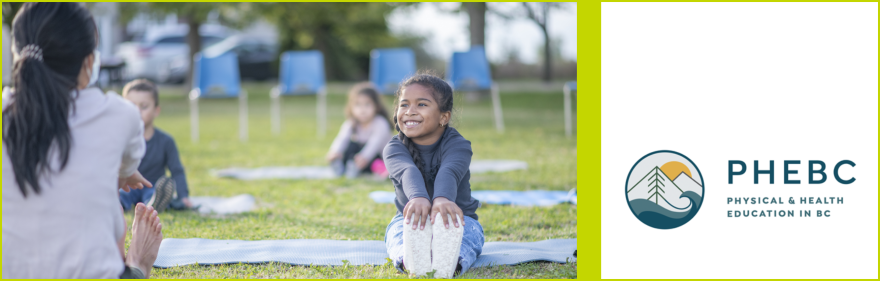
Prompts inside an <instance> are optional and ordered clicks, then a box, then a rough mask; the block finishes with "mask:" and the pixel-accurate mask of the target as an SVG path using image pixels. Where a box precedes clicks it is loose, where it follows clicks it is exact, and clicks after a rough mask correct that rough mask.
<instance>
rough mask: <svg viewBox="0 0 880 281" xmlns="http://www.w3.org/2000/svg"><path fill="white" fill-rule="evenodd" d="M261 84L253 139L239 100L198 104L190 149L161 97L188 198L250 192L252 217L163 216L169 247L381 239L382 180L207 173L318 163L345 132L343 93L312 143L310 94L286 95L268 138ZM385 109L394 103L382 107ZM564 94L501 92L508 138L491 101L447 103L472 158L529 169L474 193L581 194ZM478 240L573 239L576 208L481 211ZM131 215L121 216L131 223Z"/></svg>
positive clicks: (183, 122)
mask: <svg viewBox="0 0 880 281" xmlns="http://www.w3.org/2000/svg"><path fill="white" fill-rule="evenodd" d="M270 87H271V85H270V84H268V83H246V84H245V88H246V89H247V90H248V92H249V93H250V97H249V98H250V101H249V107H248V108H249V111H250V114H249V116H250V121H249V126H250V134H249V135H250V139H249V141H248V142H247V143H241V142H239V140H238V107H237V100H235V99H228V100H203V101H202V102H201V103H200V110H201V115H200V116H201V140H200V142H199V143H197V144H193V143H192V142H191V140H190V137H189V133H190V131H189V130H190V125H189V107H188V103H187V100H186V99H185V96H184V95H183V93H181V92H180V90H179V89H174V88H171V89H164V92H163V93H162V97H161V106H162V114H161V116H160V117H159V118H158V119H157V120H156V126H157V127H159V128H161V129H162V130H164V131H166V132H168V133H169V134H171V135H172V136H174V137H175V139H176V141H177V145H178V148H179V149H180V154H181V158H182V159H181V160H182V161H183V164H184V166H185V167H186V173H187V179H188V181H189V186H190V194H191V195H193V196H234V195H238V194H242V193H247V194H251V195H253V196H254V197H256V199H257V210H255V211H253V212H250V213H244V214H239V215H230V216H222V217H218V216H201V215H198V214H196V213H194V212H175V211H169V212H165V213H163V214H160V218H161V219H162V222H163V228H164V229H163V233H164V237H165V238H206V239H241V240H265V239H340V240H383V238H384V231H385V227H386V225H387V224H388V222H389V221H390V220H391V218H392V217H393V216H394V214H395V212H396V209H395V207H394V205H393V204H377V203H374V202H373V201H372V200H370V198H369V197H368V194H369V193H370V192H371V191H376V190H388V191H390V190H393V187H392V186H391V182H390V181H382V182H379V181H375V180H371V179H358V180H347V179H337V180H299V181H292V180H268V181H238V180H231V179H220V178H215V177H213V176H211V174H210V171H211V170H212V169H219V168H226V167H232V166H236V167H260V166H306V165H324V164H326V163H325V162H324V160H323V159H324V155H325V153H326V152H327V149H328V148H329V146H330V142H331V141H332V139H333V137H335V135H336V132H337V131H338V128H339V126H340V125H341V124H342V122H343V121H344V120H343V115H342V109H343V107H344V105H345V99H346V96H345V95H344V93H342V92H331V93H330V94H329V96H328V122H327V123H328V124H327V125H328V128H327V132H328V133H327V136H326V137H324V138H323V139H319V138H318V137H316V136H315V132H316V122H315V97H314V96H301V97H286V98H284V101H283V107H282V113H283V115H282V116H283V127H282V133H281V135H278V136H275V135H272V134H271V133H270V127H269V99H268V92H269V88H270ZM385 101H386V106H388V107H389V109H390V107H391V104H392V97H387V98H386V100H385ZM562 103H563V101H562V93H561V90H560V91H559V92H558V93H530V94H526V93H523V94H502V105H503V108H504V117H505V125H506V132H505V133H504V134H499V133H497V132H496V131H495V129H494V128H495V127H494V123H493V117H492V116H493V115H492V109H491V103H490V102H489V101H482V102H473V103H468V102H464V101H463V99H461V98H459V99H457V100H456V103H455V108H456V109H455V110H456V111H455V112H454V114H453V123H452V126H453V127H456V128H457V129H458V130H459V131H460V132H461V134H462V135H463V136H464V137H465V138H467V139H468V140H470V141H471V143H472V147H473V150H474V159H515V160H523V161H526V162H528V163H529V169H528V170H527V171H515V172H508V173H501V174H483V175H474V176H472V177H471V186H472V188H473V189H474V190H537V189H542V190H566V191H567V190H569V189H572V188H575V187H576V186H577V176H576V162H575V159H576V153H577V145H576V141H575V140H576V138H575V137H571V138H566V137H565V135H564V127H563V117H562ZM477 213H478V214H479V216H480V223H481V224H482V225H483V228H484V231H485V236H486V241H487V242H491V241H509V242H530V241H540V240H544V239H557V238H560V239H562V238H577V206H575V205H570V204H564V205H557V206H554V207H511V206H496V205H484V206H483V207H482V208H480V209H479V210H477ZM131 215H132V214H127V219H128V220H129V222H130V221H131ZM152 272H153V273H152V274H153V277H154V278H407V276H406V275H403V274H399V273H398V272H397V270H396V269H394V268H393V267H391V266H390V264H386V265H383V266H340V267H307V266H290V265H286V264H275V263H273V264H262V265H244V264H240V265H225V266H184V267H175V268H170V269H153V271H152ZM576 277H577V263H569V264H565V265H560V264H553V263H529V264H522V265H517V266H499V267H483V268H475V269H472V270H470V271H469V272H468V273H467V274H465V275H463V276H461V278H576Z"/></svg>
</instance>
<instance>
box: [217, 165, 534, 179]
mask: <svg viewBox="0 0 880 281" xmlns="http://www.w3.org/2000/svg"><path fill="white" fill-rule="evenodd" d="M528 167H529V165H528V164H527V163H526V162H523V161H517V160H474V161H471V166H470V170H471V174H483V173H490V172H493V173H501V172H509V171H515V170H525V169H528ZM214 175H215V176H217V177H221V178H234V179H239V180H246V181H250V180H266V179H312V180H314V179H332V178H336V174H335V173H334V172H333V169H332V168H330V167H323V166H321V167H319V166H303V167H259V168H227V169H222V170H217V171H214Z"/></svg>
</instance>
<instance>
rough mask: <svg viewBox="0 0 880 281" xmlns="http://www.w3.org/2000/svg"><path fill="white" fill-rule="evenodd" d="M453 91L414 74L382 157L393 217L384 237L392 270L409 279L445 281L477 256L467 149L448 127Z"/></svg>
mask: <svg viewBox="0 0 880 281" xmlns="http://www.w3.org/2000/svg"><path fill="white" fill-rule="evenodd" d="M452 99H453V98H452V88H451V87H450V86H449V84H447V83H446V82H445V81H443V79H440V78H439V77H436V76H433V75H430V74H417V75H415V76H413V77H411V78H409V79H407V80H406V81H404V82H403V83H402V84H401V86H400V88H399V89H398V91H397V99H396V104H397V107H396V110H395V114H394V117H393V120H394V125H395V127H396V129H397V131H398V132H399V133H398V134H397V135H396V136H394V137H393V138H392V139H391V141H390V142H388V144H387V145H386V146H385V150H384V152H383V156H384V158H385V164H386V165H387V167H388V172H389V173H390V177H391V181H392V183H393V184H394V191H395V193H396V194H397V199H396V200H395V205H396V206H397V215H396V216H395V217H394V218H393V219H391V223H389V224H388V227H387V228H386V230H385V247H386V249H387V250H388V255H389V256H390V257H391V259H392V261H393V262H394V265H395V266H396V267H397V268H398V269H401V270H402V269H406V270H408V271H409V272H410V274H414V275H424V274H425V273H426V272H430V271H432V270H436V272H435V275H434V276H435V277H444V278H451V277H452V275H453V273H454V272H456V271H458V272H461V273H464V272H466V271H467V270H468V268H470V267H471V265H472V264H473V263H474V261H476V259H477V256H479V255H480V253H481V252H482V249H483V242H484V237H483V227H482V226H481V225H480V223H479V222H477V214H476V210H477V208H478V207H479V206H480V201H478V200H476V199H474V198H473V197H471V187H470V182H469V181H470V169H469V166H470V162H471V156H472V155H473V151H471V143H470V141H468V140H466V139H465V138H464V137H462V136H461V134H459V133H458V131H457V130H455V129H454V128H452V127H449V121H450V118H451V117H452Z"/></svg>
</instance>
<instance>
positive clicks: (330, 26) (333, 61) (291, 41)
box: [254, 3, 418, 80]
mask: <svg viewBox="0 0 880 281" xmlns="http://www.w3.org/2000/svg"><path fill="white" fill-rule="evenodd" d="M254 4H256V3H254ZM400 6H405V5H392V4H386V3H271V4H269V3H261V4H260V5H259V8H258V10H260V13H261V14H262V15H263V16H264V17H265V18H266V19H267V20H268V21H269V22H272V23H274V24H275V25H276V26H277V27H278V29H279V30H281V34H279V45H280V47H281V49H282V50H309V49H317V50H320V51H321V52H322V53H323V54H324V64H325V71H326V73H327V78H328V79H342V80H361V79H365V78H366V77H367V73H369V61H370V51H371V50H372V49H374V48H386V47H399V46H400V45H398V44H400V43H401V41H400V40H399V39H398V38H396V37H395V36H392V34H391V33H390V31H389V30H388V24H387V22H386V20H385V18H386V17H387V16H388V15H389V14H390V13H391V12H392V11H393V10H394V9H395V8H397V7H400ZM415 41H418V40H415Z"/></svg>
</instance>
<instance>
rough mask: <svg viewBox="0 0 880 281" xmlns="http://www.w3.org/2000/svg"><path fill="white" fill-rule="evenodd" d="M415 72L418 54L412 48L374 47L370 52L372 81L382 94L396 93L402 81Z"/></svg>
mask: <svg viewBox="0 0 880 281" xmlns="http://www.w3.org/2000/svg"><path fill="white" fill-rule="evenodd" d="M415 73H416V55H415V53H413V51H412V49H410V48H396V49H374V50H373V51H371V52H370V81H371V82H373V84H375V85H376V88H378V89H379V92H381V93H382V94H385V95H390V94H394V92H395V91H397V88H398V86H399V85H400V82H402V81H403V80H404V79H406V78H409V77H410V76H412V75H414V74H415Z"/></svg>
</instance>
